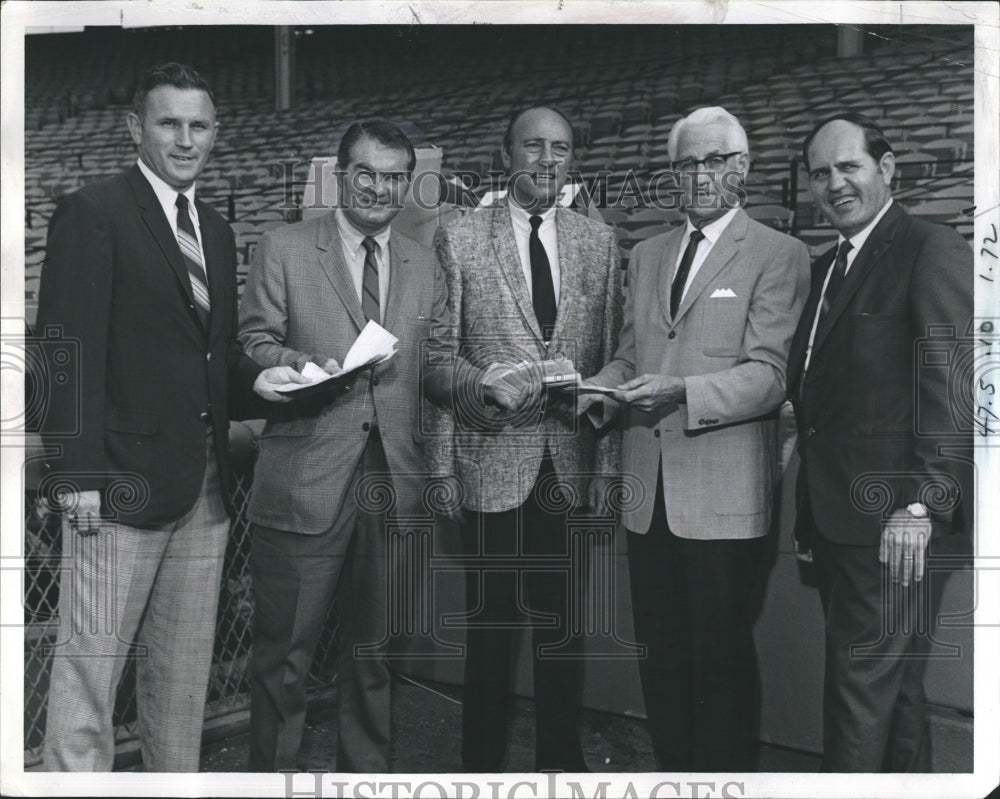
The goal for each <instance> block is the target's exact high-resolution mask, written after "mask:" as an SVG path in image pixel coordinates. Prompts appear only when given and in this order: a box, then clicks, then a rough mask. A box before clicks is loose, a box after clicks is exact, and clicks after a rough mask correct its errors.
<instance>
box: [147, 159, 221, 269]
mask: <svg viewBox="0 0 1000 799" xmlns="http://www.w3.org/2000/svg"><path fill="white" fill-rule="evenodd" d="M139 171H140V172H142V175H143V177H144V178H146V180H148V181H149V185H150V186H152V187H153V193H154V194H156V199H157V200H159V201H160V206H161V207H162V208H163V215H164V216H166V218H167V222H168V223H169V224H170V230H171V231H173V234H174V238H175V239H176V238H177V195H178V194H183V195H184V196H185V197H187V199H188V213H189V214H190V215H191V222H192V223H193V224H194V233H195V235H196V236H197V237H198V249H199V250H201V262H202V263H203V264H207V263H208V262H207V261H206V260H205V248H204V247H203V246H202V243H201V225H200V224H199V222H198V206H196V205H195V203H194V184H193V183H192V184H191V186H190V187H189V188H188V190H187V191H183V192H180V191H177V189H175V188H174V187H173V186H171V185H170V184H168V183H167V182H166V181H165V180H164V179H163V178H161V177H160V176H159V175H157V174H155V173H154V172H153V170H152V169H150V168H149V167H148V166H146V165H145V164H144V163H143V161H142V159H141V158H140V159H139ZM206 273H207V267H206ZM206 288H208V287H207V286H206Z"/></svg>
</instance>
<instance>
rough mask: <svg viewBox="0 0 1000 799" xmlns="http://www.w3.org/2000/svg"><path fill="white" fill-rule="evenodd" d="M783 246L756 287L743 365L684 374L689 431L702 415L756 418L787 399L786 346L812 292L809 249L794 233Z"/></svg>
mask: <svg viewBox="0 0 1000 799" xmlns="http://www.w3.org/2000/svg"><path fill="white" fill-rule="evenodd" d="M782 245H783V246H781V247H780V248H779V249H777V251H776V252H775V253H774V257H773V260H772V261H771V262H770V263H768V264H767V265H766V266H765V267H764V268H763V269H762V270H761V274H760V277H759V278H758V280H757V282H756V284H755V285H754V289H753V294H752V296H751V298H750V308H749V312H748V315H747V321H746V327H745V328H744V333H743V341H742V342H741V344H740V353H739V363H737V364H736V365H735V366H733V367H731V368H729V369H724V370H722V371H719V372H711V373H709V374H702V375H691V376H686V377H685V378H684V384H685V388H686V392H687V402H686V405H685V404H682V405H681V413H682V415H683V414H684V413H685V409H686V416H684V417H683V418H684V428H685V429H687V430H690V429H692V424H691V422H692V420H698V419H712V420H713V425H719V424H731V423H733V422H741V421H744V420H746V419H752V418H754V417H756V416H761V415H763V414H766V413H770V412H772V411H774V410H775V409H776V408H778V407H779V406H780V405H781V403H782V401H783V400H784V398H785V369H786V367H787V363H788V350H789V347H790V345H791V341H792V336H793V334H794V333H795V328H796V327H797V325H798V321H799V317H800V316H801V314H802V307H803V305H804V304H805V301H806V298H807V296H808V294H809V251H808V250H807V249H806V247H805V245H804V244H803V243H802V242H801V241H797V240H795V239H792V238H791V237H784V238H783V240H782ZM695 427H696V428H697V427H698V425H697V423H696V424H695ZM700 429H704V426H702V427H701V428H700ZM709 429H711V428H709Z"/></svg>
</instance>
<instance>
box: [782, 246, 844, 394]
mask: <svg viewBox="0 0 1000 799" xmlns="http://www.w3.org/2000/svg"><path fill="white" fill-rule="evenodd" d="M836 254H837V248H836V247H832V248H830V249H829V250H827V251H826V252H825V253H823V254H822V255H821V256H819V257H818V258H817V259H816V262H815V263H814V264H813V266H812V283H811V285H810V288H809V297H808V299H807V300H806V307H805V308H804V309H803V311H802V316H801V321H800V322H799V326H798V327H797V328H796V329H795V336H794V337H793V338H792V345H791V348H790V349H789V352H788V370H787V371H788V385H789V386H790V387H792V388H793V389H794V390H795V391H798V380H799V377H800V375H801V374H802V369H803V368H804V367H805V364H806V350H807V349H808V347H809V334H810V333H811V332H812V326H813V321H814V320H815V319H816V308H817V306H818V305H819V296H820V292H821V291H822V290H823V280H824V278H825V277H826V272H827V270H828V269H829V268H830V264H831V263H833V259H834V257H835V256H836ZM815 343H816V342H815V341H814V342H813V344H814V345H815Z"/></svg>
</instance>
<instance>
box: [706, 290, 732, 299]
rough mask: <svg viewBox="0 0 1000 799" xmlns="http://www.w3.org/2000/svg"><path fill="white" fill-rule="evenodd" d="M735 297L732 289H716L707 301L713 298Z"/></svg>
mask: <svg viewBox="0 0 1000 799" xmlns="http://www.w3.org/2000/svg"><path fill="white" fill-rule="evenodd" d="M735 296H736V292H735V291H733V290H732V289H716V290H715V291H713V292H712V296H711V297H709V299H712V298H714V297H735Z"/></svg>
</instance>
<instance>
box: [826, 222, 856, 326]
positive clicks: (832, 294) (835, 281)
mask: <svg viewBox="0 0 1000 799" xmlns="http://www.w3.org/2000/svg"><path fill="white" fill-rule="evenodd" d="M852 246H853V245H852V244H851V242H849V241H848V240H847V239H844V240H843V241H842V242H841V243H840V247H839V248H838V249H837V260H836V261H835V262H834V266H833V274H832V275H830V280H829V281H827V284H826V291H824V292H823V300H822V302H821V303H820V306H819V321H820V322H822V321H823V317H824V316H826V314H827V311H829V310H830V306H831V305H833V301H834V300H835V299H836V297H837V294H838V293H839V292H840V287H841V286H843V285H844V277H845V276H846V275H847V253H849V252H850V251H851V248H852Z"/></svg>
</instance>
